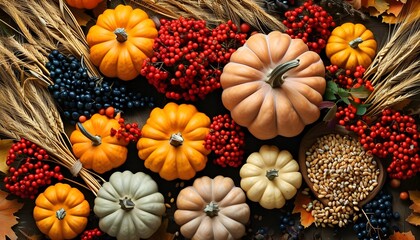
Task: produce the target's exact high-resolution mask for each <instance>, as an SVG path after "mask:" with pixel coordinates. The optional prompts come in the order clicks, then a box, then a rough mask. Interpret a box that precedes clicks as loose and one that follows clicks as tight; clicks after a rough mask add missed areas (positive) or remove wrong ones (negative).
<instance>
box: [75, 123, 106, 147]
mask: <svg viewBox="0 0 420 240" xmlns="http://www.w3.org/2000/svg"><path fill="white" fill-rule="evenodd" d="M77 126H78V127H79V130H80V132H82V133H83V135H85V137H87V138H89V140H91V141H92V145H93V146H98V145H101V143H102V138H101V136H94V135H92V134H91V133H90V132H88V131H87V130H86V128H85V127H84V126H83V124H82V123H80V122H78V123H77Z"/></svg>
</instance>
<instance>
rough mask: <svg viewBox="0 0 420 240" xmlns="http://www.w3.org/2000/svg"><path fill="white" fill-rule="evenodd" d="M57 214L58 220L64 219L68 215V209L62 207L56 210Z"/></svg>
mask: <svg viewBox="0 0 420 240" xmlns="http://www.w3.org/2000/svg"><path fill="white" fill-rule="evenodd" d="M55 216H56V217H57V219H58V220H63V219H64V217H65V216H66V210H64V208H60V209H58V210H57V211H56V212H55Z"/></svg>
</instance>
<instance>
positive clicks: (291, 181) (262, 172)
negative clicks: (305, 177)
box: [239, 145, 302, 209]
mask: <svg viewBox="0 0 420 240" xmlns="http://www.w3.org/2000/svg"><path fill="white" fill-rule="evenodd" d="M239 175H240V176H241V188H242V189H243V190H244V191H245V192H246V195H247V197H248V198H249V199H250V200H251V201H254V202H259V203H260V204H261V206H262V207H264V208H267V209H273V208H282V207H283V206H284V204H286V200H289V199H291V198H292V197H294V196H295V195H296V192H297V189H298V188H300V186H301V185H302V174H301V173H300V172H299V164H298V163H297V161H296V160H294V159H293V157H292V154H290V152H288V151H286V150H279V149H278V148H277V147H276V146H269V145H263V146H261V148H260V150H259V151H258V152H254V153H251V155H249V157H248V158H247V160H246V163H245V164H244V165H243V166H242V167H241V170H240V171H239Z"/></svg>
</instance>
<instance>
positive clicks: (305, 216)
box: [292, 192, 315, 228]
mask: <svg viewBox="0 0 420 240" xmlns="http://www.w3.org/2000/svg"><path fill="white" fill-rule="evenodd" d="M310 202H312V199H311V198H310V197H309V195H305V194H303V193H302V192H299V193H298V194H297V196H296V199H295V207H294V208H293V211H292V213H300V224H302V226H303V227H304V228H307V227H309V226H311V224H312V223H313V222H314V221H315V218H314V217H313V216H312V214H311V212H308V211H306V209H305V208H304V207H303V205H305V206H308V205H309V203H310Z"/></svg>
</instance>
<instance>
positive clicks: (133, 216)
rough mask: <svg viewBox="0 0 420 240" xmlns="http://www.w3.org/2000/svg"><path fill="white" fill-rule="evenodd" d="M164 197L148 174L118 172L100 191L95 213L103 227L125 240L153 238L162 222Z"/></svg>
mask: <svg viewBox="0 0 420 240" xmlns="http://www.w3.org/2000/svg"><path fill="white" fill-rule="evenodd" d="M165 209H166V207H165V204H164V197H163V195H162V194H161V193H159V192H158V186H157V184H156V182H155V181H154V180H153V179H152V178H151V177H150V176H149V175H147V174H145V173H142V172H137V173H135V174H133V173H132V172H130V171H124V172H115V173H113V174H112V175H111V177H110V179H109V182H106V183H104V184H103V185H102V187H101V188H100V189H99V191H98V196H97V197H96V198H95V205H94V208H93V211H94V212H95V214H96V215H97V216H98V217H99V228H100V229H101V230H102V231H104V232H106V233H107V234H108V235H110V236H113V237H116V238H117V239H124V240H129V239H133V240H138V239H140V238H149V237H150V236H152V235H153V234H154V233H155V232H156V231H157V229H158V228H159V227H160V225H161V223H162V215H163V214H164V212H165Z"/></svg>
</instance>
